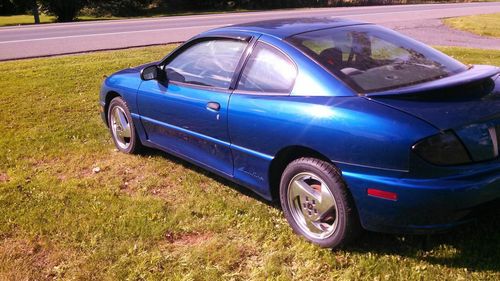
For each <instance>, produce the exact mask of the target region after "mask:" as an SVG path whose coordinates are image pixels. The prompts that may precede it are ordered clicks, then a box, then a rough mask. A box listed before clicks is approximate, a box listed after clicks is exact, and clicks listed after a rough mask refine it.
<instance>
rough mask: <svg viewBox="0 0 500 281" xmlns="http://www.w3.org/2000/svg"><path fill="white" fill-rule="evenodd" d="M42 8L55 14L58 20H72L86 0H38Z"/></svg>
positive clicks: (48, 12)
mask: <svg viewBox="0 0 500 281" xmlns="http://www.w3.org/2000/svg"><path fill="white" fill-rule="evenodd" d="M40 3H41V5H42V10H43V11H44V12H46V13H47V14H51V15H54V16H56V19H57V21H58V22H68V21H74V20H75V19H76V16H77V15H78V12H79V11H80V10H81V9H82V8H83V7H84V6H85V4H86V3H87V1H86V0H40Z"/></svg>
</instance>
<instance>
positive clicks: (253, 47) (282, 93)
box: [233, 39, 299, 96]
mask: <svg viewBox="0 0 500 281" xmlns="http://www.w3.org/2000/svg"><path fill="white" fill-rule="evenodd" d="M258 43H262V44H264V45H267V47H269V48H271V49H274V50H276V51H278V52H279V53H281V54H282V55H283V56H285V57H286V58H287V59H288V61H289V62H290V63H291V64H292V65H293V67H294V68H295V78H294V79H293V82H292V85H291V87H290V89H289V90H288V92H286V93H284V92H258V91H251V90H239V89H237V86H238V83H239V82H240V80H241V77H242V76H243V72H244V71H245V69H246V67H247V64H248V61H249V60H250V57H251V56H252V54H253V52H254V50H255V47H256V46H257V44H258ZM298 76H299V67H298V66H297V64H296V63H295V61H294V60H293V59H292V58H291V57H290V56H289V55H288V54H287V53H285V52H283V51H282V50H281V49H280V48H278V47H276V46H274V45H272V44H270V43H267V42H265V41H262V40H260V39H259V40H255V42H254V44H253V46H252V50H251V52H250V54H248V56H247V57H246V59H245V61H244V64H243V66H242V68H241V69H240V73H239V75H238V79H237V80H236V81H235V84H234V91H233V93H234V94H239V95H258V96H290V95H291V94H292V91H293V88H294V87H295V83H296V82H297V77H298Z"/></svg>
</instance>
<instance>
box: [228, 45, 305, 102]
mask: <svg viewBox="0 0 500 281" xmlns="http://www.w3.org/2000/svg"><path fill="white" fill-rule="evenodd" d="M296 76H297V69H296V67H295V64H294V63H293V62H292V61H291V60H290V59H289V58H288V57H287V56H285V55H284V54H283V53H282V52H280V51H278V50H277V49H276V48H274V47H271V46H269V45H267V44H265V43H262V42H258V43H257V45H256V46H255V48H254V50H253V52H252V55H251V56H250V58H249V59H248V62H247V64H246V66H245V69H244V70H243V73H242V74H241V78H240V81H239V83H238V87H237V89H238V90H240V91H252V92H259V93H289V92H290V91H291V90H292V88H293V84H294V82H295V78H296Z"/></svg>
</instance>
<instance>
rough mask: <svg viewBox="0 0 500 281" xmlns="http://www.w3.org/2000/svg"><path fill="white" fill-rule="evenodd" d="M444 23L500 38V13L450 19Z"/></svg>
mask: <svg viewBox="0 0 500 281" xmlns="http://www.w3.org/2000/svg"><path fill="white" fill-rule="evenodd" d="M444 23H445V24H446V25H448V26H450V27H452V28H456V29H460V30H464V31H468V32H472V33H475V34H478V35H482V36H490V37H500V13H498V14H487V15H476V16H466V17H458V18H449V19H445V20H444Z"/></svg>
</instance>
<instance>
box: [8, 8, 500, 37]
mask: <svg viewBox="0 0 500 281" xmlns="http://www.w3.org/2000/svg"><path fill="white" fill-rule="evenodd" d="M493 3H494V2H493ZM476 4H477V3H463V4H460V5H461V6H458V5H455V4H420V5H402V6H401V5H400V6H398V7H401V8H411V7H433V9H425V10H413V11H411V10H409V11H408V10H407V11H397V13H403V12H420V11H431V10H432V11H436V10H446V11H449V10H454V9H466V8H470V7H465V6H469V5H473V6H474V7H477V8H484V7H496V5H483V6H481V5H476ZM437 5H440V6H437ZM443 5H450V6H451V5H453V7H447V9H444V8H442V9H436V8H438V7H443ZM457 6H458V7H457ZM391 7H396V6H390V7H388V6H374V7H338V8H303V9H294V10H285V11H283V10H275V11H257V12H241V13H227V14H210V15H191V16H171V17H162V18H156V19H155V18H149V19H124V20H103V21H97V22H88V23H87V22H78V23H59V24H46V25H39V26H8V27H3V28H0V32H3V31H19V30H30V29H48V28H58V27H90V26H96V25H109V24H117V23H121V24H134V23H152V22H169V21H182V20H196V19H213V18H220V17H224V18H227V19H230V18H234V17H237V18H240V17H255V16H262V15H266V14H272V15H273V16H279V15H285V14H294V13H298V14H300V13H307V14H311V13H322V12H327V11H331V12H332V13H336V12H342V11H349V10H381V9H387V8H391ZM497 7H499V8H500V4H499V5H498V6H497ZM387 13H391V12H387ZM369 14H373V13H370V12H368V13H356V14H351V15H349V16H352V15H369ZM382 14H383V13H382ZM342 16H345V15H342Z"/></svg>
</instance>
